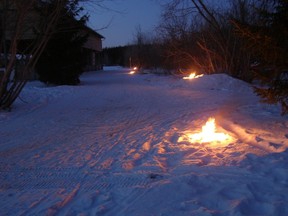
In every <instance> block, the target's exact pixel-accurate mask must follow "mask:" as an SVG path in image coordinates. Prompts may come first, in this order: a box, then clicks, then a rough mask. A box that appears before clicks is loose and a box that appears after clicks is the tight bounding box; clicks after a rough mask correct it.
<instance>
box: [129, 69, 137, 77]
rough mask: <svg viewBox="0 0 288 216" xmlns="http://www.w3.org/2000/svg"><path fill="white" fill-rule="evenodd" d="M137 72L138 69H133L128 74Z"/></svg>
mask: <svg viewBox="0 0 288 216" xmlns="http://www.w3.org/2000/svg"><path fill="white" fill-rule="evenodd" d="M137 70H138V67H133V68H132V70H131V71H130V72H129V74H131V75H132V74H135V73H136V71H137Z"/></svg>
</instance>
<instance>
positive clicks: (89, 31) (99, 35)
mask: <svg viewBox="0 0 288 216" xmlns="http://www.w3.org/2000/svg"><path fill="white" fill-rule="evenodd" d="M84 30H86V31H88V33H90V34H93V35H94V36H95V37H98V38H100V39H104V38H105V37H104V36H103V35H101V34H99V33H98V32H96V31H94V30H93V29H92V28H90V27H88V26H86V25H85V26H84Z"/></svg>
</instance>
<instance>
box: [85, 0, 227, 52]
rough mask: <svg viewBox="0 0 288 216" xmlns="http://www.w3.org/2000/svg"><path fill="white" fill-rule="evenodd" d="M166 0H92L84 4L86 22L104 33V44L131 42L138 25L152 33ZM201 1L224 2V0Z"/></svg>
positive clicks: (145, 31) (209, 0)
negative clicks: (86, 16) (88, 16)
mask: <svg viewBox="0 0 288 216" xmlns="http://www.w3.org/2000/svg"><path fill="white" fill-rule="evenodd" d="M97 2H98V3H99V5H97ZM168 2H171V0H91V1H90V2H89V1H88V3H87V2H86V3H85V5H84V8H85V10H86V11H87V12H88V14H89V15H90V20H89V22H88V26H89V27H91V28H92V29H94V30H96V31H97V32H98V33H100V34H102V35H103V36H104V37H105V40H103V47H114V46H123V45H127V44H129V43H130V44H131V43H133V40H134V39H135V35H136V28H137V27H139V26H140V27H141V30H142V32H144V33H153V30H154V29H155V27H156V26H157V25H158V24H159V21H160V16H161V12H162V9H163V8H162V6H161V4H164V3H168ZM204 2H206V3H208V4H211V5H214V6H216V7H223V6H224V5H227V0H217V1H216V0H205V1H204Z"/></svg>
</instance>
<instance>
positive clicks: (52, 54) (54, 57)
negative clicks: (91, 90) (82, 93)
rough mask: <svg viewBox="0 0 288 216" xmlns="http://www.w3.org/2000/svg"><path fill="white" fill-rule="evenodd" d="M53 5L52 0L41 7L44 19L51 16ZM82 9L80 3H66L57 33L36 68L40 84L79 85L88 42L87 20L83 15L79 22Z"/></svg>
mask: <svg viewBox="0 0 288 216" xmlns="http://www.w3.org/2000/svg"><path fill="white" fill-rule="evenodd" d="M54 3H55V1H51V2H49V3H45V5H44V6H43V5H42V6H41V7H40V13H41V16H42V17H43V18H44V19H45V14H46V13H51V11H50V10H49V9H50V8H53V7H51V4H54ZM81 10H82V8H80V7H78V0H72V1H67V4H66V7H64V8H62V12H61V13H62V17H61V19H60V20H59V22H58V24H57V26H56V27H55V28H56V31H55V32H56V33H55V34H54V35H53V36H52V38H51V39H50V40H49V42H48V44H47V47H46V49H45V51H44V52H43V54H42V55H41V56H40V58H39V61H38V63H37V65H36V70H37V73H38V74H39V79H40V81H42V82H45V83H52V84H57V85H76V84H79V82H80V80H79V76H80V74H81V73H82V72H83V67H84V64H85V61H84V55H83V54H82V46H83V44H84V43H85V42H86V40H87V35H86V34H85V33H84V32H85V31H84V30H85V23H86V21H87V18H88V17H87V16H82V17H81V18H80V19H79V20H77V19H76V17H77V16H79V13H80V12H81Z"/></svg>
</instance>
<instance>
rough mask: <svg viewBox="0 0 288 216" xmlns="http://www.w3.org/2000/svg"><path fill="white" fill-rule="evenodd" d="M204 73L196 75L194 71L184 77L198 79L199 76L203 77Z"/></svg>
mask: <svg viewBox="0 0 288 216" xmlns="http://www.w3.org/2000/svg"><path fill="white" fill-rule="evenodd" d="M203 76H204V74H199V75H196V72H193V73H191V74H190V75H189V76H186V77H183V79H189V80H191V79H197V78H200V77H203Z"/></svg>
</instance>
